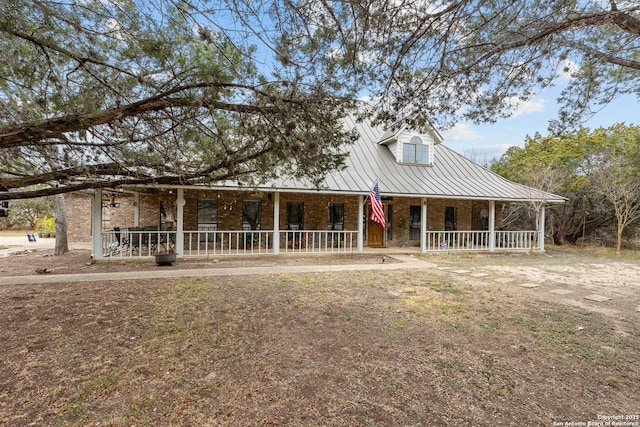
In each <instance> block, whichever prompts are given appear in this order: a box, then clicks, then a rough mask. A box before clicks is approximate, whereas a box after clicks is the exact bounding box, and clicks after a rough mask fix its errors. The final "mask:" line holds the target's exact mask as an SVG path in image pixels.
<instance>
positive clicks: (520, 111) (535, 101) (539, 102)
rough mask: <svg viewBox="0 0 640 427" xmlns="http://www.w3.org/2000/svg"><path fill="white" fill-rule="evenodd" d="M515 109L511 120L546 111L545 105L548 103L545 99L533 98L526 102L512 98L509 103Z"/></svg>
mask: <svg viewBox="0 0 640 427" xmlns="http://www.w3.org/2000/svg"><path fill="white" fill-rule="evenodd" d="M508 102H509V103H510V104H511V105H512V108H513V113H512V114H511V118H514V117H519V116H523V115H525V114H531V113H540V112H542V111H545V104H546V103H547V101H546V100H545V99H544V98H531V99H530V100H528V101H526V102H522V101H519V100H518V99H516V98H512V99H511V100H509V101H508Z"/></svg>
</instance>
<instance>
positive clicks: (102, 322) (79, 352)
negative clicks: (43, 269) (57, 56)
mask: <svg viewBox="0 0 640 427" xmlns="http://www.w3.org/2000/svg"><path fill="white" fill-rule="evenodd" d="M33 256H34V257H35V255H33ZM25 259H27V257H25ZM427 259H428V260H429V261H431V262H435V263H437V264H438V265H439V266H440V267H447V268H444V269H434V268H425V269H424V270H419V271H416V270H399V271H388V272H378V271H366V272H351V273H317V274H305V275H288V274H278V275H262V276H245V277H228V278H227V277H217V278H190V279H177V280H163V279H158V280H153V281H116V282H114V281H108V280H106V277H105V281H103V282H95V283H81V284H80V283H68V284H62V285H61V284H56V285H22V286H4V287H1V288H0V307H1V308H0V324H1V325H2V329H1V330H0V342H1V343H2V345H1V346H0V425H6V426H29V425H34V426H97V425H100V426H133V425H135V426H142V425H151V426H176V425H185V426H190V425H193V426H218V425H222V426H265V425H266V426H396V425H397V426H497V425H500V426H554V425H565V423H570V422H574V423H580V422H584V423H585V424H584V425H587V422H589V421H597V420H598V417H599V416H600V417H603V416H618V415H621V416H625V417H628V420H629V422H630V423H635V424H629V425H635V426H638V425H640V420H638V419H634V417H636V416H637V415H638V414H639V413H640V403H639V402H640V398H639V397H638V396H640V381H639V379H640V358H639V350H640V326H639V322H638V320H640V319H639V317H640V316H639V315H640V312H638V311H637V310H638V307H639V306H640V282H639V280H640V279H639V277H640V274H637V273H639V272H640V262H638V260H637V259H636V258H624V259H618V258H614V257H609V256H601V255H598V254H591V253H584V252H571V253H568V252H562V253H560V252H558V253H554V254H547V255H536V256H527V255H513V256H504V255H503V256H487V255H475V256H455V255H449V256H438V257H433V256H432V257H427ZM356 260H357V258H356ZM7 261H8V260H7ZM36 261H37V260H35V258H34V260H33V261H32V262H36ZM361 261H362V260H361ZM3 262H4V260H3V259H0V270H2V269H3V268H4V273H2V274H7V272H10V271H11V268H10V267H9V262H6V263H3ZM283 262H291V261H290V260H288V261H283ZM298 262H299V261H298ZM362 262H365V261H362ZM123 268H128V267H123ZM563 268H565V269H566V270H563ZM603 269H606V271H608V272H609V274H611V271H614V272H616V273H615V275H614V276H613V277H609V278H608V280H607V281H606V283H605V281H604V280H603V281H602V283H600V282H599V281H598V280H599V279H598V277H600V276H598V275H597V274H596V273H597V272H600V273H602V272H603ZM463 270H464V271H463ZM634 274H635V277H633V275H634ZM594 278H595V279H594ZM589 280H591V281H589ZM593 281H595V282H596V283H595V284H594V283H593ZM587 282H588V283H587ZM523 283H537V284H539V285H540V286H539V287H535V288H533V287H532V288H524V287H522V286H520V285H522V284H523ZM557 289H564V290H565V292H563V293H561V294H560V293H555V292H551V291H555V290H557ZM594 293H597V294H599V295H602V294H606V296H608V297H610V298H611V299H610V300H608V301H603V302H593V301H590V300H587V299H585V298H584V296H587V295H590V294H594ZM567 425H569V424H567ZM574 425H575V424H574Z"/></svg>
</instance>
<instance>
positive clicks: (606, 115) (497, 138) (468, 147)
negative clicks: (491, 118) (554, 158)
mask: <svg viewBox="0 0 640 427" xmlns="http://www.w3.org/2000/svg"><path fill="white" fill-rule="evenodd" d="M561 86H562V85H560V86H558V87H553V88H548V89H545V90H544V91H542V92H540V93H539V94H538V95H537V96H536V97H534V98H533V99H531V100H530V101H529V102H527V103H526V104H524V105H521V106H520V107H519V109H518V110H516V111H515V113H514V114H513V115H512V116H511V117H510V118H508V119H501V120H498V121H497V122H496V123H493V124H483V125H475V124H473V123H458V124H457V125H455V126H454V127H453V128H452V129H449V130H444V131H441V132H440V133H441V134H442V136H443V139H444V144H445V145H446V146H447V147H449V148H451V149H453V150H455V151H457V152H458V153H460V154H463V155H465V156H467V157H469V158H471V159H472V160H474V161H477V162H479V163H481V164H485V163H488V162H489V161H490V160H491V159H493V158H494V157H500V155H502V154H503V153H504V152H505V151H506V150H507V149H508V148H509V147H511V146H513V145H516V146H520V147H522V146H524V143H525V139H526V137H527V135H529V136H533V135H535V133H536V132H539V133H540V134H541V135H543V136H545V135H548V134H549V132H548V130H547V128H548V125H549V121H550V120H554V119H555V118H557V116H558V105H557V102H556V98H557V97H558V95H559V93H560V91H561V88H562V87H561ZM639 106H640V105H639V102H638V100H637V99H636V98H634V97H631V96H627V97H624V98H620V99H618V100H616V101H614V102H613V103H611V104H609V105H607V106H606V107H605V108H603V109H602V110H600V111H599V112H598V113H597V114H596V115H594V116H593V117H591V118H590V119H589V120H587V121H586V122H585V123H584V124H583V125H584V126H585V127H587V128H589V129H596V128H598V127H609V126H612V125H614V124H616V123H620V122H624V123H626V124H636V125H640V108H638V107H639Z"/></svg>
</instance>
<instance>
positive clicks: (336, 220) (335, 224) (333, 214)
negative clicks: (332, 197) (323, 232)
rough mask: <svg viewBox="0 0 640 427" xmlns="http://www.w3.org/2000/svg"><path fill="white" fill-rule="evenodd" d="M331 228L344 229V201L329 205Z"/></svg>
mask: <svg viewBox="0 0 640 427" xmlns="http://www.w3.org/2000/svg"><path fill="white" fill-rule="evenodd" d="M329 230H344V203H339V204H332V205H331V206H329Z"/></svg>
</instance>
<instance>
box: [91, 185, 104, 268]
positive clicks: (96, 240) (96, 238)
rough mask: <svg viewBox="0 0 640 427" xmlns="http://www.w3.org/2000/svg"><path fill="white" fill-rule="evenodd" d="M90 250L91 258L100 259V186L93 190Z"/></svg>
mask: <svg viewBox="0 0 640 427" xmlns="http://www.w3.org/2000/svg"><path fill="white" fill-rule="evenodd" d="M91 252H92V253H93V259H102V188H97V189H96V190H95V191H94V192H93V203H92V204H91Z"/></svg>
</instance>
